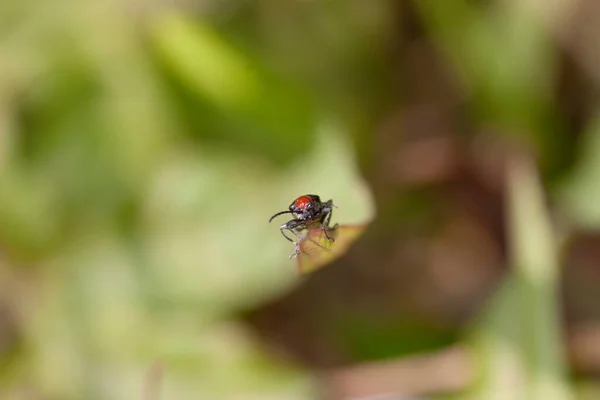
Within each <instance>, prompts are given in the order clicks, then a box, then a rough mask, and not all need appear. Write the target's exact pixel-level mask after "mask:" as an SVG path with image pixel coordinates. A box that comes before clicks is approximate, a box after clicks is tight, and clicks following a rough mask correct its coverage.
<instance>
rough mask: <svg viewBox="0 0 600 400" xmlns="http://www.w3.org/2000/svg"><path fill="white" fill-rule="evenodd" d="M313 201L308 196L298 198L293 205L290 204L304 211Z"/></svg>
mask: <svg viewBox="0 0 600 400" xmlns="http://www.w3.org/2000/svg"><path fill="white" fill-rule="evenodd" d="M314 203H315V200H314V199H313V198H312V197H310V196H300V197H298V198H297V199H296V200H294V203H292V204H293V205H294V206H295V207H298V208H299V209H301V210H306V208H307V207H308V205H309V204H314Z"/></svg>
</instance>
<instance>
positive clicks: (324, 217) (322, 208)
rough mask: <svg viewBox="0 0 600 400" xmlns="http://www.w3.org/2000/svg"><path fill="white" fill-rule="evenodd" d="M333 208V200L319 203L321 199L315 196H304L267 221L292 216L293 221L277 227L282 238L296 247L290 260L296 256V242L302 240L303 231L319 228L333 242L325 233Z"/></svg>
mask: <svg viewBox="0 0 600 400" xmlns="http://www.w3.org/2000/svg"><path fill="white" fill-rule="evenodd" d="M334 207H335V205H334V204H333V200H328V201H321V198H320V197H319V196H317V195H315V194H306V195H304V196H300V197H298V198H297V199H296V200H294V201H293V202H292V204H290V207H289V210H286V211H280V212H278V213H277V214H275V215H273V216H272V217H271V219H269V222H271V221H272V220H273V218H275V217H277V216H279V215H282V214H292V215H293V216H294V219H292V220H290V221H288V222H286V223H285V224H283V225H281V226H280V227H279V230H280V231H281V234H282V235H283V237H285V238H286V239H287V240H289V241H290V242H292V243H293V244H294V245H295V246H296V252H295V253H293V254H292V255H291V256H290V258H292V257H294V256H295V255H298V251H299V250H298V242H299V241H300V240H302V239H303V236H302V234H301V233H300V232H301V231H302V230H303V229H313V228H317V227H320V228H321V229H323V232H324V233H325V237H326V238H327V240H329V241H333V238H332V237H330V236H329V233H328V232H327V231H328V230H329V229H330V228H329V221H330V220H331V213H332V211H333V208H334ZM285 231H290V232H291V233H292V234H293V235H294V236H295V237H296V239H297V240H298V242H296V241H294V239H292V238H290V237H289V236H288V235H286V234H285Z"/></svg>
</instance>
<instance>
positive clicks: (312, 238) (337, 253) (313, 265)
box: [297, 224, 367, 274]
mask: <svg viewBox="0 0 600 400" xmlns="http://www.w3.org/2000/svg"><path fill="white" fill-rule="evenodd" d="M366 227H367V225H366V224H361V225H338V226H336V227H334V228H331V229H330V230H329V231H328V234H329V237H330V238H332V239H333V240H331V241H330V240H328V239H327V237H326V236H325V232H324V231H323V230H322V229H320V228H317V229H311V230H310V231H308V233H307V234H306V236H305V237H304V239H302V240H301V241H300V243H299V245H298V251H299V253H298V257H297V260H298V271H300V273H303V274H306V273H309V272H313V271H315V270H317V269H319V268H321V267H323V266H325V265H327V264H329V263H330V262H332V261H334V260H336V259H338V258H340V257H341V256H343V255H344V254H345V253H346V251H348V248H349V247H350V245H352V243H354V241H355V240H356V239H358V237H359V236H360V235H361V234H362V233H363V232H364V230H365V228H366Z"/></svg>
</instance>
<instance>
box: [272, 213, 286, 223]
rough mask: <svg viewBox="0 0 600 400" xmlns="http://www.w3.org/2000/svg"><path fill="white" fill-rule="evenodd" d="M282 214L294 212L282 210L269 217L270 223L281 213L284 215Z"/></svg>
mask: <svg viewBox="0 0 600 400" xmlns="http://www.w3.org/2000/svg"><path fill="white" fill-rule="evenodd" d="M282 214H292V212H291V211H280V212H278V213H277V214H275V215H273V216H272V217H271V219H269V223H270V222H271V221H272V220H273V218H275V217H277V216H279V215H282Z"/></svg>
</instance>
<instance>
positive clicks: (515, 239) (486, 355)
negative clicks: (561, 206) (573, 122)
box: [464, 159, 572, 400]
mask: <svg viewBox="0 0 600 400" xmlns="http://www.w3.org/2000/svg"><path fill="white" fill-rule="evenodd" d="M509 167H510V168H509V174H508V197H507V200H508V201H507V207H508V208H507V225H508V235H509V240H510V256H511V264H512V265H513V266H514V270H512V271H511V273H510V275H509V276H508V278H507V280H506V281H505V282H503V284H502V286H501V288H500V290H499V291H498V292H497V293H496V295H495V296H494V298H493V299H492V301H491V304H490V306H489V308H488V310H487V312H486V313H485V314H484V315H483V318H482V319H481V321H480V322H479V323H478V324H477V325H476V327H475V328H474V331H473V335H472V337H471V340H470V344H471V349H472V350H473V355H474V359H475V367H476V370H477V372H478V379H477V381H476V382H475V383H474V385H473V387H472V388H471V390H470V391H469V392H468V393H467V394H465V396H464V398H469V399H482V398H485V399H495V398H496V399H503V400H504V399H527V400H538V399H539V400H564V399H570V398H571V397H572V396H571V393H570V389H569V386H568V383H567V381H566V376H565V375H566V374H565V372H566V371H565V370H566V367H565V362H564V360H563V356H562V343H561V338H560V322H559V312H558V311H559V304H558V302H559V299H558V290H557V283H558V272H559V265H558V259H557V251H556V241H555V238H554V234H553V230H552V224H551V221H550V218H549V216H548V214H547V211H546V208H545V205H544V195H543V190H542V188H541V185H540V182H539V180H538V177H537V174H536V171H535V169H534V167H533V166H532V165H531V164H530V163H529V162H526V161H525V160H523V159H519V160H513V162H512V163H511V164H510V166H509Z"/></svg>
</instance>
